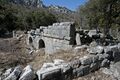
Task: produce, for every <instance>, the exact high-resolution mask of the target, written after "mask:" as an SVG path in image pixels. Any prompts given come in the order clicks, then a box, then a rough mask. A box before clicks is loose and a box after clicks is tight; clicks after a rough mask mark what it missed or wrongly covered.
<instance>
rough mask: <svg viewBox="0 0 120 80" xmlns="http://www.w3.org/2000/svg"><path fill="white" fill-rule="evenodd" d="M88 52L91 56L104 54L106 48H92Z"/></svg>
mask: <svg viewBox="0 0 120 80" xmlns="http://www.w3.org/2000/svg"><path fill="white" fill-rule="evenodd" d="M87 51H88V52H89V53H90V54H102V53H103V52H104V48H103V47H102V46H96V47H90V48H89V49H88V50H87Z"/></svg>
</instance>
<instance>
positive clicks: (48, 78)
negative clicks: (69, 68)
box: [37, 66, 61, 80]
mask: <svg viewBox="0 0 120 80" xmlns="http://www.w3.org/2000/svg"><path fill="white" fill-rule="evenodd" d="M37 75H38V79H39V80H54V79H55V80H57V79H58V80H60V78H61V69H60V67H56V66H55V67H49V68H46V69H44V70H41V69H40V70H38V71H37Z"/></svg>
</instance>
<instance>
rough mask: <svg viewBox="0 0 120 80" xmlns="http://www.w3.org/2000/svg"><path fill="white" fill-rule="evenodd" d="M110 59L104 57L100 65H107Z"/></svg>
mask: <svg viewBox="0 0 120 80" xmlns="http://www.w3.org/2000/svg"><path fill="white" fill-rule="evenodd" d="M109 65H110V61H109V60H108V59H104V60H103V61H102V63H101V67H109Z"/></svg>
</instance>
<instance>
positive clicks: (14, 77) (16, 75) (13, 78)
mask: <svg viewBox="0 0 120 80" xmlns="http://www.w3.org/2000/svg"><path fill="white" fill-rule="evenodd" d="M21 72H22V68H21V66H17V67H15V69H14V70H13V72H12V73H11V74H10V75H9V76H8V77H7V78H5V80H18V78H19V76H20V74H21Z"/></svg>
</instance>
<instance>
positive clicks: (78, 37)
mask: <svg viewBox="0 0 120 80" xmlns="http://www.w3.org/2000/svg"><path fill="white" fill-rule="evenodd" d="M76 45H81V39H80V34H79V33H77V34H76Z"/></svg>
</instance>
